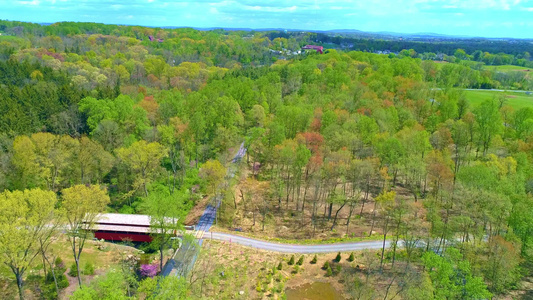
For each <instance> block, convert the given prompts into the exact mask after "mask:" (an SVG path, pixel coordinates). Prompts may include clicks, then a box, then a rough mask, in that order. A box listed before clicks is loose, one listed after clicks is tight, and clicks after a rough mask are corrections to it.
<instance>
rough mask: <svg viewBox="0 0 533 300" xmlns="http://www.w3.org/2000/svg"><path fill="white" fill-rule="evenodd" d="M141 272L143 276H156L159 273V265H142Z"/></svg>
mask: <svg viewBox="0 0 533 300" xmlns="http://www.w3.org/2000/svg"><path fill="white" fill-rule="evenodd" d="M139 273H140V275H141V277H150V278H154V277H155V275H157V265H141V268H140V269H139Z"/></svg>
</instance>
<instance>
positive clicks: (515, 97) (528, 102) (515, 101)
mask: <svg viewBox="0 0 533 300" xmlns="http://www.w3.org/2000/svg"><path fill="white" fill-rule="evenodd" d="M465 93H466V98H467V99H468V100H469V101H470V104H471V105H472V106H473V107H476V106H478V105H480V104H481V103H482V102H483V101H485V100H490V99H492V98H494V97H497V96H498V95H501V94H505V95H506V97H507V102H506V104H507V105H510V106H511V107H513V108H514V109H520V108H523V107H533V95H526V94H525V93H513V92H494V91H483V90H479V91H465Z"/></svg>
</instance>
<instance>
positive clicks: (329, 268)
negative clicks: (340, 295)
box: [326, 266, 333, 277]
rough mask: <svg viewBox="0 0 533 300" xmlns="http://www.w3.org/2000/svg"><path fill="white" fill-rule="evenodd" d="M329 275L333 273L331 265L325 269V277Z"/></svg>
mask: <svg viewBox="0 0 533 300" xmlns="http://www.w3.org/2000/svg"><path fill="white" fill-rule="evenodd" d="M331 275H333V271H331V267H330V266H328V269H327V270H326V277H330V276H331Z"/></svg>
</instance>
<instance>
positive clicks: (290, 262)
mask: <svg viewBox="0 0 533 300" xmlns="http://www.w3.org/2000/svg"><path fill="white" fill-rule="evenodd" d="M287 264H288V265H289V266H292V265H294V255H293V256H291V259H289V262H288V263H287Z"/></svg>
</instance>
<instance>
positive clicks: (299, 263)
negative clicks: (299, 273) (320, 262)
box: [296, 255, 304, 266]
mask: <svg viewBox="0 0 533 300" xmlns="http://www.w3.org/2000/svg"><path fill="white" fill-rule="evenodd" d="M303 263H304V256H303V255H302V256H300V259H298V262H297V263H296V264H297V265H299V266H301V265H302V264H303Z"/></svg>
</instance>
